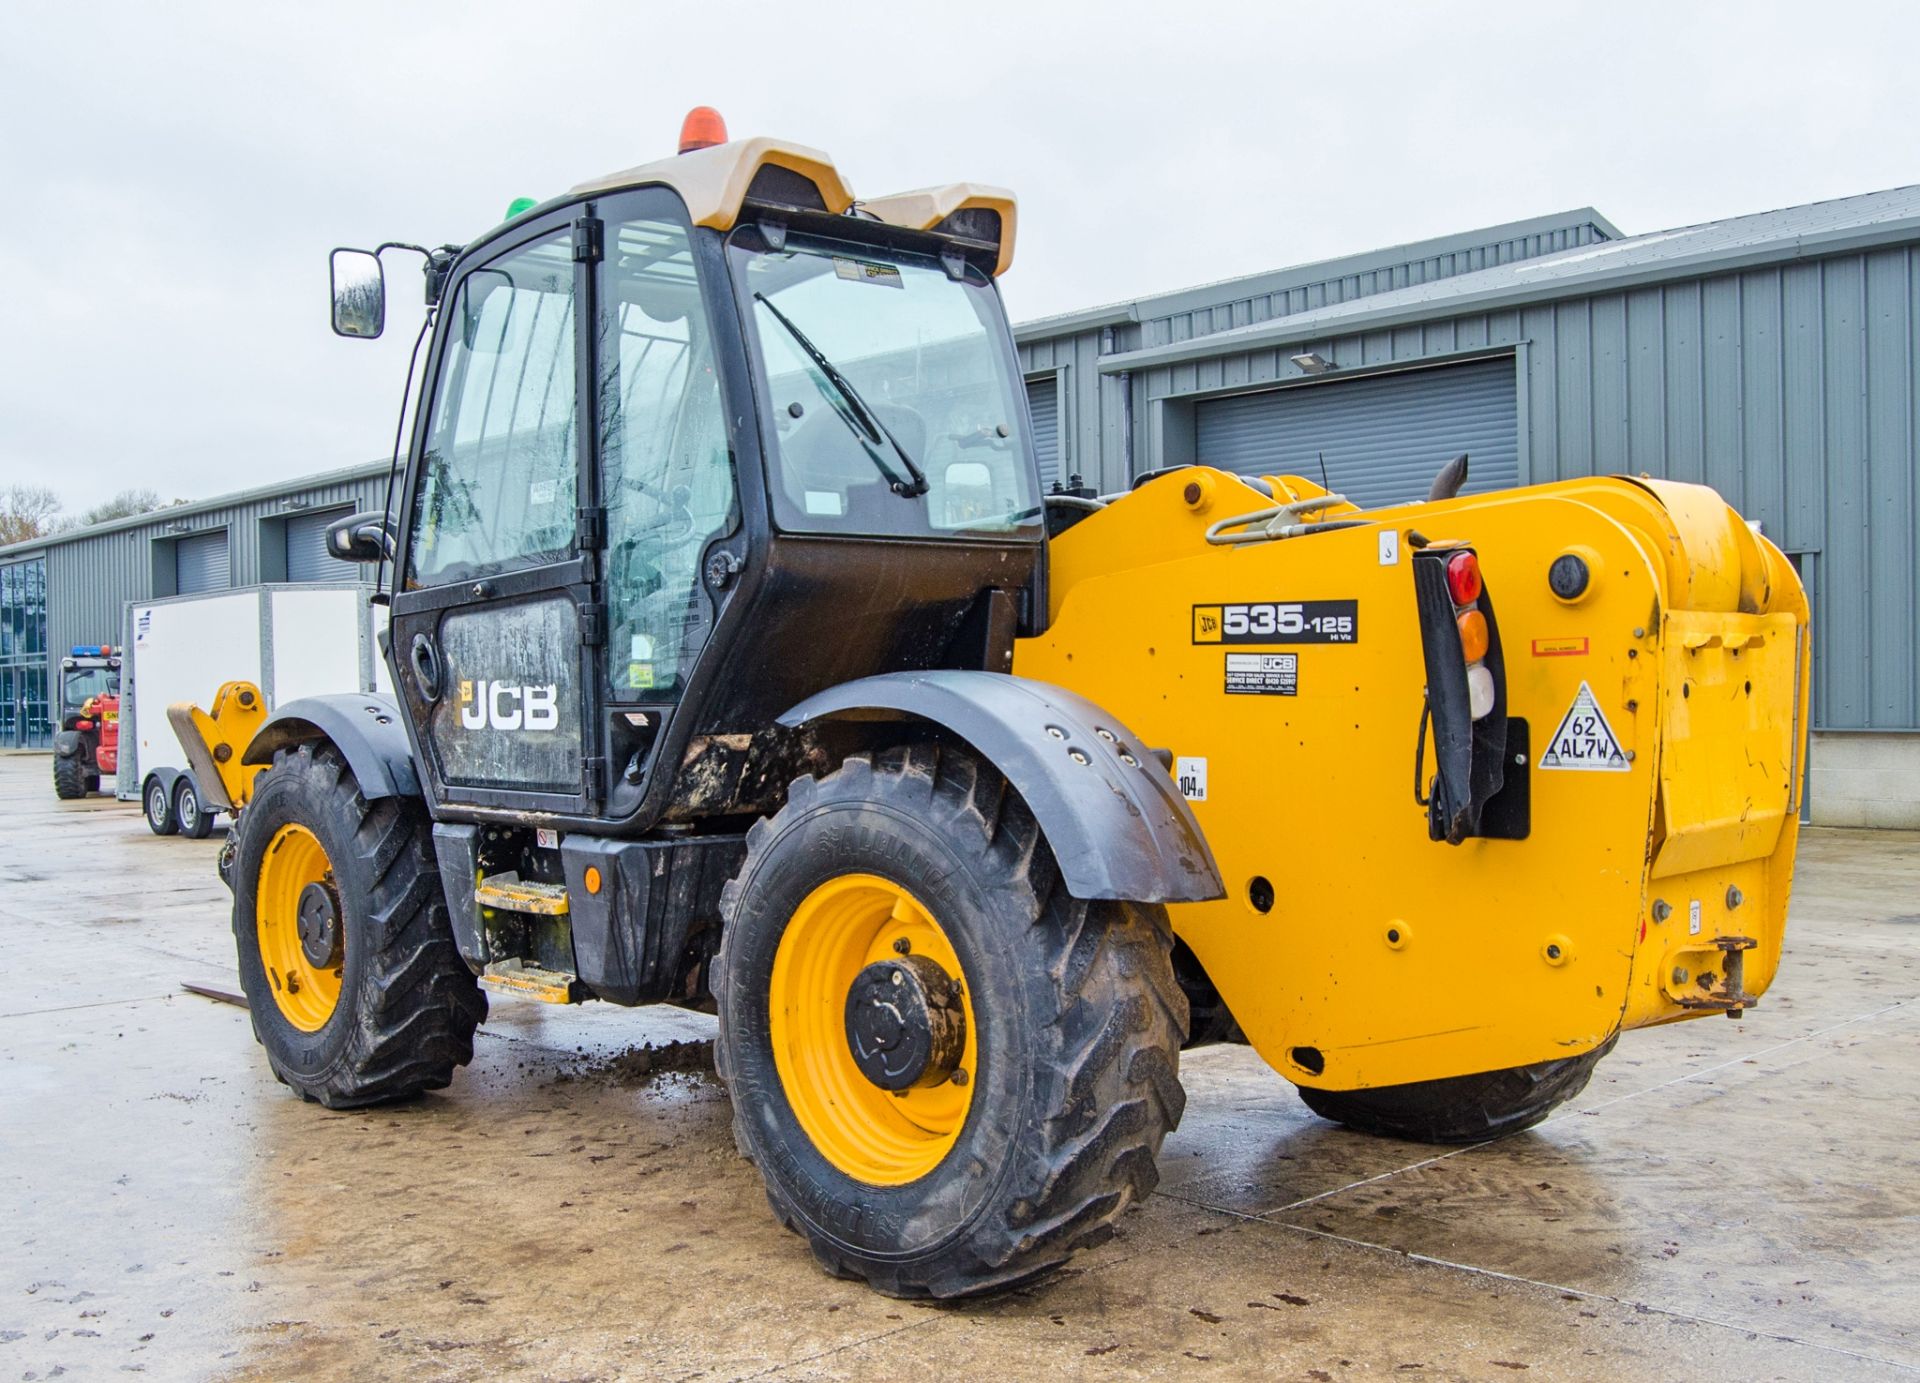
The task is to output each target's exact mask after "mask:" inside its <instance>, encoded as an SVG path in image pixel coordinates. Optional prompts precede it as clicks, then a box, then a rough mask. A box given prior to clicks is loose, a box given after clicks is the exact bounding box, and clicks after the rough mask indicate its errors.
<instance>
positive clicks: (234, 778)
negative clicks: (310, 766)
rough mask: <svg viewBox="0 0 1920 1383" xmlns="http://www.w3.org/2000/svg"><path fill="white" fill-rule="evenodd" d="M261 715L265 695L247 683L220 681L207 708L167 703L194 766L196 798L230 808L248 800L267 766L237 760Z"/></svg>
mask: <svg viewBox="0 0 1920 1383" xmlns="http://www.w3.org/2000/svg"><path fill="white" fill-rule="evenodd" d="M266 718H267V702H266V698H265V697H263V696H261V695H260V688H258V687H256V686H255V685H254V684H253V683H251V682H241V681H236V682H222V683H221V684H220V688H219V690H218V691H216V692H214V694H213V709H212V710H210V711H203V710H201V709H200V708H199V707H198V706H195V705H193V704H192V703H190V702H186V701H177V702H175V703H174V704H173V705H171V706H169V707H167V720H168V722H169V723H170V724H171V725H172V726H173V733H174V737H175V738H176V739H178V740H179V741H180V747H181V748H182V749H184V750H185V751H186V754H187V762H188V763H190V764H191V765H193V776H194V781H195V783H196V784H197V785H198V786H199V788H200V796H201V797H202V798H203V799H205V801H206V803H207V805H208V806H209V807H210V808H212V809H213V810H215V811H223V812H235V811H238V810H239V809H240V808H241V807H244V806H246V804H247V803H248V801H249V800H251V799H252V797H253V780H254V779H255V778H258V777H259V776H260V775H261V774H262V773H264V772H265V771H266V769H267V765H265V764H244V763H241V762H240V760H241V758H242V757H243V756H244V754H245V751H246V747H247V745H248V743H249V742H250V741H251V740H252V739H253V736H254V734H255V732H256V731H258V730H259V728H260V726H261V725H262V724H263V723H264V722H265V721H266Z"/></svg>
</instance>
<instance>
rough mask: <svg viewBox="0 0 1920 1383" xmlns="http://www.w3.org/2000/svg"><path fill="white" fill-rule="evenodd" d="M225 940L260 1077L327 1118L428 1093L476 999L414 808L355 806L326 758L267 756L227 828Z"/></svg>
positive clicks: (337, 759)
mask: <svg viewBox="0 0 1920 1383" xmlns="http://www.w3.org/2000/svg"><path fill="white" fill-rule="evenodd" d="M237 835H238V839H237V842H236V844H235V853H234V861H233V866H232V883H233V934H234V942H235V945H236V948H237V950H238V953H239V962H240V983H241V987H242V988H243V989H244V990H245V991H246V995H247V1005H248V1007H249V1008H250V1009H251V1010H252V1013H253V1031H254V1036H255V1037H257V1038H258V1039H259V1041H260V1045H261V1046H263V1047H265V1048H266V1050H267V1060H268V1062H269V1063H271V1065H272V1066H273V1071H274V1074H275V1075H277V1076H278V1077H279V1078H280V1079H281V1080H283V1081H285V1082H286V1083H287V1084H288V1085H291V1086H292V1087H293V1088H294V1089H295V1090H297V1091H299V1093H300V1094H301V1095H303V1096H305V1097H306V1098H308V1099H311V1100H318V1101H319V1102H320V1103H321V1104H324V1105H326V1106H328V1107H329V1108H333V1109H342V1108H348V1107H351V1106H354V1105H366V1104H375V1103H378V1102H380V1101H384V1100H396V1099H401V1098H403V1097H405V1096H408V1095H412V1094H415V1093H417V1092H419V1091H422V1090H438V1089H441V1088H443V1087H445V1086H446V1085H447V1084H448V1083H449V1082H450V1081H451V1080H452V1079H453V1072H454V1069H455V1068H456V1067H460V1066H464V1065H466V1064H467V1063H468V1062H469V1061H471V1060H472V1059H473V1030H474V1028H475V1027H476V1026H477V1025H478V1024H479V1023H480V1021H481V1020H482V1019H483V1018H485V1017H486V1012H487V1001H486V996H485V995H483V994H482V993H481V992H480V987H479V985H478V984H476V983H475V982H474V978H473V975H472V974H471V972H469V971H468V969H467V967H466V964H465V962H464V961H462V960H461V958H460V953H459V950H458V948H457V947H456V946H455V944H454V939H453V930H452V927H451V926H450V924H449V923H448V920H447V909H446V905H445V903H444V902H443V901H442V899H441V893H440V878H439V873H438V870H437V868H436V866H435V864H434V861H433V853H432V845H431V838H430V835H429V832H428V828H427V820H426V815H425V813H424V812H423V811H422V810H421V808H420V805H419V804H418V803H417V802H415V801H413V800H411V799H404V798H395V797H386V798H381V799H380V800H378V801H375V802H369V801H367V800H366V799H365V798H363V797H362V796H361V795H360V789H359V785H358V784H357V783H356V782H355V781H354V777H353V773H352V771H351V770H350V769H348V767H347V765H346V762H345V760H344V759H342V758H341V756H340V754H339V752H338V751H337V750H335V749H334V748H333V747H332V746H330V745H322V746H320V747H318V748H317V749H316V747H315V746H313V745H311V744H304V745H301V746H300V747H298V748H297V749H291V750H282V751H280V753H279V754H278V755H276V756H275V758H274V763H273V767H272V768H270V769H269V770H268V771H267V772H266V773H264V774H262V775H261V776H260V778H259V779H258V780H257V782H256V784H255V787H254V793H253V798H252V800H251V801H250V802H249V803H248V805H247V810H246V811H244V812H242V813H240V820H239V824H238V830H237Z"/></svg>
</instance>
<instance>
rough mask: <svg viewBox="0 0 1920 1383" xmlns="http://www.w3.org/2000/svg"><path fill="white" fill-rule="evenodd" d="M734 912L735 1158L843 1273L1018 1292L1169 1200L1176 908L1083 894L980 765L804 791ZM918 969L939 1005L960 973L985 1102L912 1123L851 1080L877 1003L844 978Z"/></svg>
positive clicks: (767, 839) (946, 1093)
mask: <svg viewBox="0 0 1920 1383" xmlns="http://www.w3.org/2000/svg"><path fill="white" fill-rule="evenodd" d="M722 908H723V913H724V916H725V920H726V929H725V933H724V939H723V941H722V944H721V950H720V956H719V961H718V964H717V967H716V983H715V985H714V989H715V993H716V997H717V998H718V1001H719V1009H720V1034H719V1043H718V1049H717V1058H718V1065H719V1069H720V1073H721V1075H722V1077H723V1078H724V1079H725V1080H726V1081H727V1083H728V1086H729V1088H730V1092H731V1094H732V1098H733V1110H734V1136H735V1139H736V1141H737V1143H738V1144H739V1148H740V1151H741V1153H742V1154H743V1155H744V1156H746V1157H747V1158H749V1159H750V1160H752V1161H753V1162H754V1163H755V1164H756V1165H757V1166H758V1168H759V1170H760V1172H761V1175H762V1176H763V1177H764V1179H765V1182H766V1189H767V1198H768V1201H769V1202H770V1203H771V1205H772V1207H773V1210H774V1213H775V1214H776V1215H777V1216H778V1217H779V1218H780V1220H781V1221H782V1222H783V1223H785V1224H786V1225H787V1226H789V1227H790V1228H792V1229H794V1230H796V1231H798V1232H799V1233H800V1234H802V1235H804V1236H805V1237H806V1239H807V1240H808V1242H809V1244H810V1245H811V1246H812V1249H813V1252H814V1255H815V1257H816V1258H817V1259H818V1260H819V1262H820V1264H821V1265H822V1266H823V1267H824V1268H826V1269H827V1270H828V1271H829V1272H832V1273H835V1274H837V1275H840V1276H843V1277H853V1278H860V1279H864V1280H865V1281H866V1282H868V1283H869V1284H870V1285H871V1286H873V1287H874V1288H876V1289H878V1290H879V1291H882V1292H885V1293H888V1294H890V1295H894V1296H936V1297H950V1296H960V1295H966V1294H971V1293H977V1292H983V1291H989V1290H993V1289H997V1288H1001V1287H1005V1286H1009V1285H1012V1284H1014V1283H1017V1282H1021V1281H1024V1280H1026V1279H1029V1278H1031V1277H1034V1276H1036V1275H1038V1274H1040V1273H1043V1272H1045V1271H1047V1270H1048V1269H1050V1268H1053V1267H1055V1266H1057V1265H1058V1264H1060V1263H1062V1262H1064V1261H1065V1260H1066V1258H1067V1257H1068V1256H1069V1255H1070V1254H1071V1253H1073V1251H1074V1250H1076V1249H1078V1248H1081V1247H1085V1246H1088V1245H1090V1244H1093V1243H1097V1242H1099V1241H1100V1240H1102V1239H1104V1238H1106V1237H1107V1236H1108V1235H1109V1234H1110V1233H1111V1231H1112V1225H1113V1222H1114V1220H1115V1219H1116V1218H1117V1217H1118V1216H1119V1215H1120V1213H1121V1212H1122V1211H1123V1210H1125V1209H1126V1208H1127V1207H1128V1206H1129V1205H1130V1204H1133V1203H1135V1202H1137V1201H1140V1200H1142V1199H1143V1198H1144V1197H1145V1196H1146V1195H1147V1194H1148V1193H1149V1192H1150V1191H1151V1190H1152V1189H1153V1187H1154V1185H1155V1183H1156V1181H1157V1180H1158V1173H1157V1171H1156V1169H1155V1166H1154V1157H1155V1155H1156V1154H1157V1153H1158V1151H1159V1148H1160V1144H1161V1141H1162V1139H1164V1138H1165V1136H1166V1134H1167V1133H1168V1132H1169V1131H1170V1130H1171V1129H1173V1128H1174V1127H1175V1126H1176V1125H1177V1124H1178V1123H1179V1120H1180V1114H1181V1111H1182V1109H1183V1107H1184V1104H1185V1095H1184V1093H1183V1092H1182V1090H1181V1088H1180V1082H1179V1075H1178V1061H1179V1048H1180V1042H1181V1039H1182V1037H1183V1035H1184V1033H1185V1029H1186V1024H1187V1003H1186V999H1185V997H1184V996H1183V995H1182V993H1181V991H1180V988H1179V986H1178V985H1177V984H1176V982H1175V980H1174V976H1173V971H1172V967H1171V963H1170V959H1169V953H1170V948H1171V945H1172V933H1171V931H1170V929H1169V927H1168V925H1167V920H1166V912H1165V909H1164V908H1162V907H1158V906H1141V905H1135V904H1127V903H1116V902H1091V903H1090V902H1085V901H1081V900H1077V899H1074V898H1072V897H1069V896H1068V895H1067V893H1066V892H1065V890H1064V889H1063V888H1062V887H1061V886H1060V882H1059V875H1058V871H1057V868H1056V866H1055V864H1054V861H1053V857H1052V854H1051V853H1050V851H1049V850H1048V848H1047V845H1046V842H1045V841H1044V840H1043V839H1042V838H1041V835H1040V831H1039V828H1038V827H1037V825H1036V824H1035V822H1034V819H1033V817H1032V815H1031V814H1030V813H1029V812H1028V811H1027V809H1026V807H1025V805H1024V804H1023V803H1022V802H1021V801H1020V799H1019V798H1018V796H1017V795H1016V794H1014V793H1013V792H1012V791H1011V790H1010V789H1009V788H1008V787H1007V786H1006V784H1005V782H1004V781H1003V780H1002V779H1000V778H999V777H998V776H997V775H995V774H994V773H992V772H991V770H989V769H987V768H985V767H983V766H982V765H980V764H979V763H978V762H977V761H976V760H975V759H974V758H972V757H971V756H970V755H968V754H966V753H964V752H962V751H958V750H955V749H950V748H948V749H942V748H939V747H935V746H931V745H919V746H914V747H911V748H899V749H894V750H889V751H886V752H884V753H881V754H879V755H877V756H872V757H869V756H857V757H854V758H850V759H848V760H847V761H846V762H845V763H844V764H843V765H842V766H841V767H840V768H839V769H838V770H836V771H835V772H833V773H831V774H829V775H828V776H826V777H824V778H822V779H819V780H814V779H810V778H809V779H801V780H800V781H798V782H796V783H795V784H794V785H793V788H792V790H791V793H790V796H789V800H788V802H787V804H786V806H785V807H784V808H782V809H781V811H780V812H779V813H778V814H777V815H776V816H774V817H773V818H771V819H770V820H766V821H762V822H760V823H758V824H757V825H756V826H755V827H754V828H753V830H752V831H751V832H750V833H749V835H748V854H747V858H746V860H745V862H744V863H743V865H742V866H741V870H740V873H739V874H738V876H737V877H736V878H735V879H734V880H733V881H732V883H731V884H729V885H728V887H727V890H726V893H725V896H724V899H723V905H722ZM863 910H864V911H863ZM821 917H827V918H829V919H834V918H838V919H840V923H841V925H843V927H845V928H851V929H852V930H851V932H844V933H843V932H841V931H835V930H833V928H832V927H827V928H824V929H816V923H817V921H818V919H819V918H821ZM868 927H871V929H872V930H871V932H870V933H868V932H867V931H865V930H863V929H865V928H868ZM889 929H892V931H891V932H890V930H889ZM890 935H891V937H892V939H891V941H889V936H890ZM848 936H851V937H852V938H853V939H852V941H850V942H849V941H848V940H847V937H848ZM802 940H804V941H805V942H806V943H807V944H806V945H804V946H803V945H801V944H800V943H801V941H802ZM903 941H911V942H913V946H912V947H911V948H902V946H901V945H900V943H901V942H903ZM862 946H868V947H869V948H870V949H869V950H868V951H865V952H862V951H861V950H860V948H861V947H862ZM936 956H937V957H938V961H937V968H936V969H928V968H927V967H928V966H933V965H936V961H935V959H934V957H936ZM909 957H915V958H917V959H914V961H913V963H914V964H916V965H918V966H920V967H921V969H920V974H921V975H922V977H924V978H926V979H927V980H928V983H929V985H930V986H931V990H930V991H929V992H934V993H935V995H936V998H938V997H939V995H940V994H941V993H944V991H943V990H942V988H941V979H940V975H939V973H938V972H939V971H944V970H947V968H948V967H949V966H951V967H953V971H955V972H957V973H950V978H951V980H952V981H953V982H954V984H955V985H956V986H957V993H958V995H959V996H960V998H961V1000H963V1001H964V1005H965V1008H966V1019H967V1030H966V1045H965V1051H964V1053H961V1052H960V1051H959V1049H958V1048H957V1047H955V1048H953V1049H951V1050H950V1051H949V1054H948V1060H949V1061H950V1062H951V1063H952V1064H953V1068H954V1069H955V1070H958V1071H964V1076H965V1080H964V1084H962V1085H961V1086H960V1087H959V1088H960V1090H961V1092H962V1095H963V1098H956V1097H955V1087H954V1083H953V1082H951V1081H950V1080H949V1081H947V1082H945V1083H936V1084H928V1083H925V1081H923V1083H922V1084H921V1085H918V1086H915V1087H914V1088H913V1089H912V1090H908V1091H906V1092H904V1093H903V1094H902V1096H901V1097H900V1099H901V1105H900V1106H890V1105H889V1104H888V1103H887V1101H888V1099H889V1092H888V1091H885V1090H881V1091H880V1092H879V1094H878V1096H877V1102H876V1099H874V1098H869V1096H870V1095H871V1094H872V1092H873V1091H874V1090H876V1089H878V1087H875V1086H873V1085H872V1084H871V1082H870V1081H869V1083H868V1086H867V1093H864V1094H863V1093H862V1092H861V1089H860V1087H859V1085H858V1083H857V1081H856V1079H855V1077H857V1076H858V1075H859V1073H858V1072H857V1071H855V1072H854V1074H853V1075H849V1072H850V1071H853V1068H854V1066H855V1065H857V1051H856V1044H855V1042H854V1034H855V1032H856V1029H857V1027H858V1024H859V1022H861V1021H864V1020H862V1019H860V1018H859V1017H858V1013H857V1011H858V1012H859V1013H864V1012H866V1010H864V1009H860V1008H859V1004H858V1003H853V1002H850V996H853V995H858V994H861V993H864V992H866V991H863V990H861V989H860V988H859V987H858V985H857V984H856V986H855V987H853V988H851V989H850V988H847V987H844V986H845V982H846V981H847V979H848V977H849V976H850V975H854V976H856V978H858V977H859V976H864V977H865V978H866V980H869V981H870V980H873V978H874V977H875V976H876V975H877V976H879V977H880V980H881V981H884V980H886V979H888V978H890V977H889V976H888V974H887V970H888V968H889V967H893V968H899V964H900V963H901V962H904V961H906V960H907V959H908V958H909ZM862 959H865V960H868V961H869V965H868V967H867V968H866V969H865V970H861V969H860V968H859V965H858V962H859V961H861V960H862ZM836 967H837V968H836ZM875 967H878V968H877V969H876V968H875ZM909 978H911V977H909ZM910 987H911V986H910ZM945 1002H946V1003H947V1004H948V1011H949V1012H952V1011H953V1010H954V1009H955V1007H957V1005H956V1003H955V1000H954V996H953V995H947V996H946V999H945ZM809 1012H810V1013H812V1015H813V1018H812V1021H811V1023H810V1025H809V1021H808V1020H807V1018H806V1015H807V1014H808V1013H809ZM829 1039H830V1040H829ZM862 1040H863V1041H864V1039H862ZM945 1069H946V1068H944V1067H943V1068H940V1071H944V1070H945ZM940 1071H936V1072H935V1073H934V1076H935V1077H938V1075H939V1074H940ZM816 1081H817V1082H818V1083H819V1084H821V1085H823V1086H827V1087H831V1089H830V1090H829V1092H828V1093H829V1095H831V1096H832V1098H823V1097H822V1096H821V1094H820V1092H819V1091H818V1090H814V1089H811V1088H810V1086H811V1084H812V1083H814V1082H816ZM836 1082H837V1084H836ZM956 1105H957V1107H958V1109H959V1113H958V1114H957V1115H956V1114H955V1112H954V1111H955V1107H956ZM849 1110H852V1111H854V1115H853V1116H852V1117H850V1116H849V1114H848V1111H849ZM901 1110H912V1111H914V1114H913V1118H917V1119H919V1120H920V1123H919V1124H915V1123H913V1122H912V1118H909V1119H906V1120H903V1119H901V1118H898V1117H896V1114H898V1113H899V1112H900V1111H901ZM860 1111H867V1113H869V1114H870V1115H871V1120H870V1122H871V1123H872V1124H873V1127H872V1128H868V1127H867V1126H866V1124H865V1123H863V1122H862V1120H863V1118H865V1115H862V1114H861V1113H860ZM836 1121H837V1122H836ZM883 1125H884V1127H882V1126H883Z"/></svg>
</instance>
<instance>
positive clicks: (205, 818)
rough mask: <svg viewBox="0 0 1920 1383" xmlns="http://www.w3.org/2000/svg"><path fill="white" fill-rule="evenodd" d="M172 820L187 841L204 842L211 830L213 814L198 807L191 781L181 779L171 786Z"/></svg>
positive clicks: (198, 797) (197, 798) (197, 795)
mask: <svg viewBox="0 0 1920 1383" xmlns="http://www.w3.org/2000/svg"><path fill="white" fill-rule="evenodd" d="M173 819H174V820H175V821H176V822H177V823H179V830H180V834H181V835H183V836H185V837H186V838H187V839H189V840H205V839H206V838H207V833H208V832H209V831H211V830H212V829H213V813H212V812H210V811H208V810H207V809H206V808H205V807H203V806H201V805H200V794H199V793H198V792H197V791H195V789H194V786H193V781H192V779H189V778H182V779H180V780H179V781H178V782H176V783H175V784H174V785H173Z"/></svg>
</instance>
